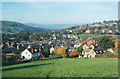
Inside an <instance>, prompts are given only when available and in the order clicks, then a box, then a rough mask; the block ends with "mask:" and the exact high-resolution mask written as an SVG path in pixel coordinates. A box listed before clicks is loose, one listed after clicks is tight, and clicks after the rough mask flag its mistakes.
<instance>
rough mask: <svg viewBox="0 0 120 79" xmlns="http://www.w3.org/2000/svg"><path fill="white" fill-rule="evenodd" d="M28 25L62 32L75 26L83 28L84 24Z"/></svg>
mask: <svg viewBox="0 0 120 79" xmlns="http://www.w3.org/2000/svg"><path fill="white" fill-rule="evenodd" d="M26 25H29V26H34V27H41V28H45V29H50V30H62V29H67V28H70V27H74V26H82V25H83V24H34V23H27V24H26Z"/></svg>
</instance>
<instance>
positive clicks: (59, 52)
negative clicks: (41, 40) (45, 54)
mask: <svg viewBox="0 0 120 79" xmlns="http://www.w3.org/2000/svg"><path fill="white" fill-rule="evenodd" d="M66 50H67V47H59V48H57V49H56V53H57V54H60V55H61V56H62V57H63V58H65V57H66V54H65V53H66Z"/></svg>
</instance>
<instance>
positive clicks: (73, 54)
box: [69, 49, 79, 57]
mask: <svg viewBox="0 0 120 79" xmlns="http://www.w3.org/2000/svg"><path fill="white" fill-rule="evenodd" d="M78 55H79V53H78V51H77V49H73V50H72V51H71V52H70V53H69V56H70V57H74V56H78Z"/></svg>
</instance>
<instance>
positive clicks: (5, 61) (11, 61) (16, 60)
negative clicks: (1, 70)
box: [2, 55, 21, 66]
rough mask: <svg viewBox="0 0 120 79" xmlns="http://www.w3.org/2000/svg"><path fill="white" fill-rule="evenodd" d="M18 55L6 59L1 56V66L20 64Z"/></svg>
mask: <svg viewBox="0 0 120 79" xmlns="http://www.w3.org/2000/svg"><path fill="white" fill-rule="evenodd" d="M20 62H21V61H20V59H19V55H15V56H11V57H9V58H7V57H6V56H2V65H3V66H4V65H12V64H16V63H20Z"/></svg>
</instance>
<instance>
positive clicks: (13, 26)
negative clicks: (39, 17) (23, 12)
mask: <svg viewBox="0 0 120 79" xmlns="http://www.w3.org/2000/svg"><path fill="white" fill-rule="evenodd" d="M0 22H2V32H3V33H18V32H33V33H37V32H43V31H48V29H44V28H40V27H32V26H28V25H25V24H22V23H18V22H13V21H0Z"/></svg>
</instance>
